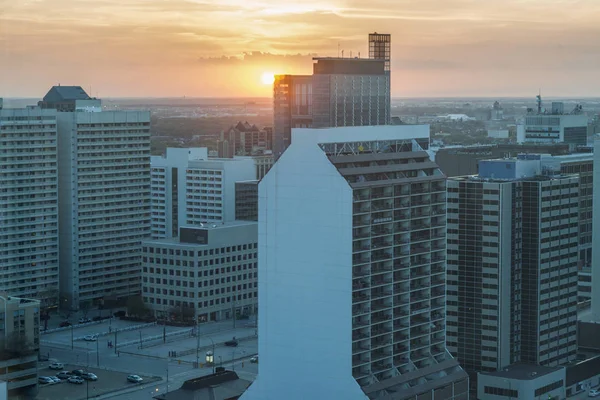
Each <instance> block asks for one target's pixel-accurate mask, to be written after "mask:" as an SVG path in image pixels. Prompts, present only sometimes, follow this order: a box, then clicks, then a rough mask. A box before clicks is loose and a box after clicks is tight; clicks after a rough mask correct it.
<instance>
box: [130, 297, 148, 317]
mask: <svg viewBox="0 0 600 400" xmlns="http://www.w3.org/2000/svg"><path fill="white" fill-rule="evenodd" d="M127 314H128V315H130V316H135V317H145V316H146V315H147V314H148V308H147V307H146V305H145V304H144V301H143V300H142V296H131V297H129V298H128V299H127Z"/></svg>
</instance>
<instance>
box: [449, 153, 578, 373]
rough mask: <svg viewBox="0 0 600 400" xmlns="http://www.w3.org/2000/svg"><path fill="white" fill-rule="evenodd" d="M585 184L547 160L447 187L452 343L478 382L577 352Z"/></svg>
mask: <svg viewBox="0 0 600 400" xmlns="http://www.w3.org/2000/svg"><path fill="white" fill-rule="evenodd" d="M578 208H579V178H578V176H577V175H575V174H571V175H561V174H560V165H558V166H557V168H555V169H552V168H548V167H547V166H544V165H543V163H542V160H541V157H540V156H539V155H523V156H520V157H519V158H517V159H500V160H484V161H480V166H479V175H475V176H466V177H455V178H449V179H448V210H447V212H448V220H447V222H448V225H447V228H448V249H447V257H448V260H447V264H448V271H447V276H448V281H447V303H448V306H447V329H446V332H447V338H448V341H447V344H448V349H449V350H450V351H451V352H452V354H453V355H454V356H455V357H456V358H457V359H458V360H460V363H461V366H462V367H463V368H465V369H466V370H467V372H469V374H472V375H471V383H474V382H475V377H476V373H477V372H482V371H496V370H499V369H502V368H504V367H507V366H508V365H510V364H515V363H526V364H535V365H544V366H556V365H560V364H565V363H567V362H570V361H572V360H573V359H574V358H575V356H576V352H577V264H578V232H579V221H578Z"/></svg>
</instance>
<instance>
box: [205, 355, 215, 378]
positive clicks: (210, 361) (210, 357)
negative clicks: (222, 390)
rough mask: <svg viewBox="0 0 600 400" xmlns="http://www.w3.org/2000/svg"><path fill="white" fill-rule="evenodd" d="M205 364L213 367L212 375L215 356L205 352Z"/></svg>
mask: <svg viewBox="0 0 600 400" xmlns="http://www.w3.org/2000/svg"><path fill="white" fill-rule="evenodd" d="M206 363H207V364H210V365H212V366H213V374H214V373H215V355H214V353H213V352H212V351H207V352H206Z"/></svg>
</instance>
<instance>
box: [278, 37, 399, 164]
mask: <svg viewBox="0 0 600 400" xmlns="http://www.w3.org/2000/svg"><path fill="white" fill-rule="evenodd" d="M368 45H369V58H360V54H359V57H356V58H352V57H350V58H344V57H343V52H342V57H341V58H340V57H318V58H314V59H313V60H314V61H315V63H314V64H313V74H312V75H276V76H275V82H274V85H273V121H274V123H273V153H274V155H275V158H276V159H278V158H279V157H280V156H281V154H283V152H284V151H285V149H286V148H287V147H288V146H289V145H290V143H291V137H292V136H291V132H292V129H294V128H329V127H343V126H370V125H389V124H390V123H391V100H390V99H391V95H390V85H391V83H390V54H391V53H390V52H391V50H390V46H391V36H390V35H389V34H378V33H373V34H369V42H368Z"/></svg>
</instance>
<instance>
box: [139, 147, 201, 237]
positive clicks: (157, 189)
mask: <svg viewBox="0 0 600 400" xmlns="http://www.w3.org/2000/svg"><path fill="white" fill-rule="evenodd" d="M206 159H208V149H207V148H206V147H195V148H189V149H183V148H173V147H169V148H167V149H166V152H165V155H164V156H152V157H151V159H150V168H151V170H150V171H151V172H150V174H151V187H150V190H151V194H152V202H151V212H152V220H151V226H152V232H151V237H152V239H164V238H170V237H175V236H177V235H178V234H179V225H180V220H179V218H180V216H181V217H183V215H184V214H185V200H186V193H185V184H186V179H185V177H186V171H187V167H188V163H189V162H190V160H206Z"/></svg>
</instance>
